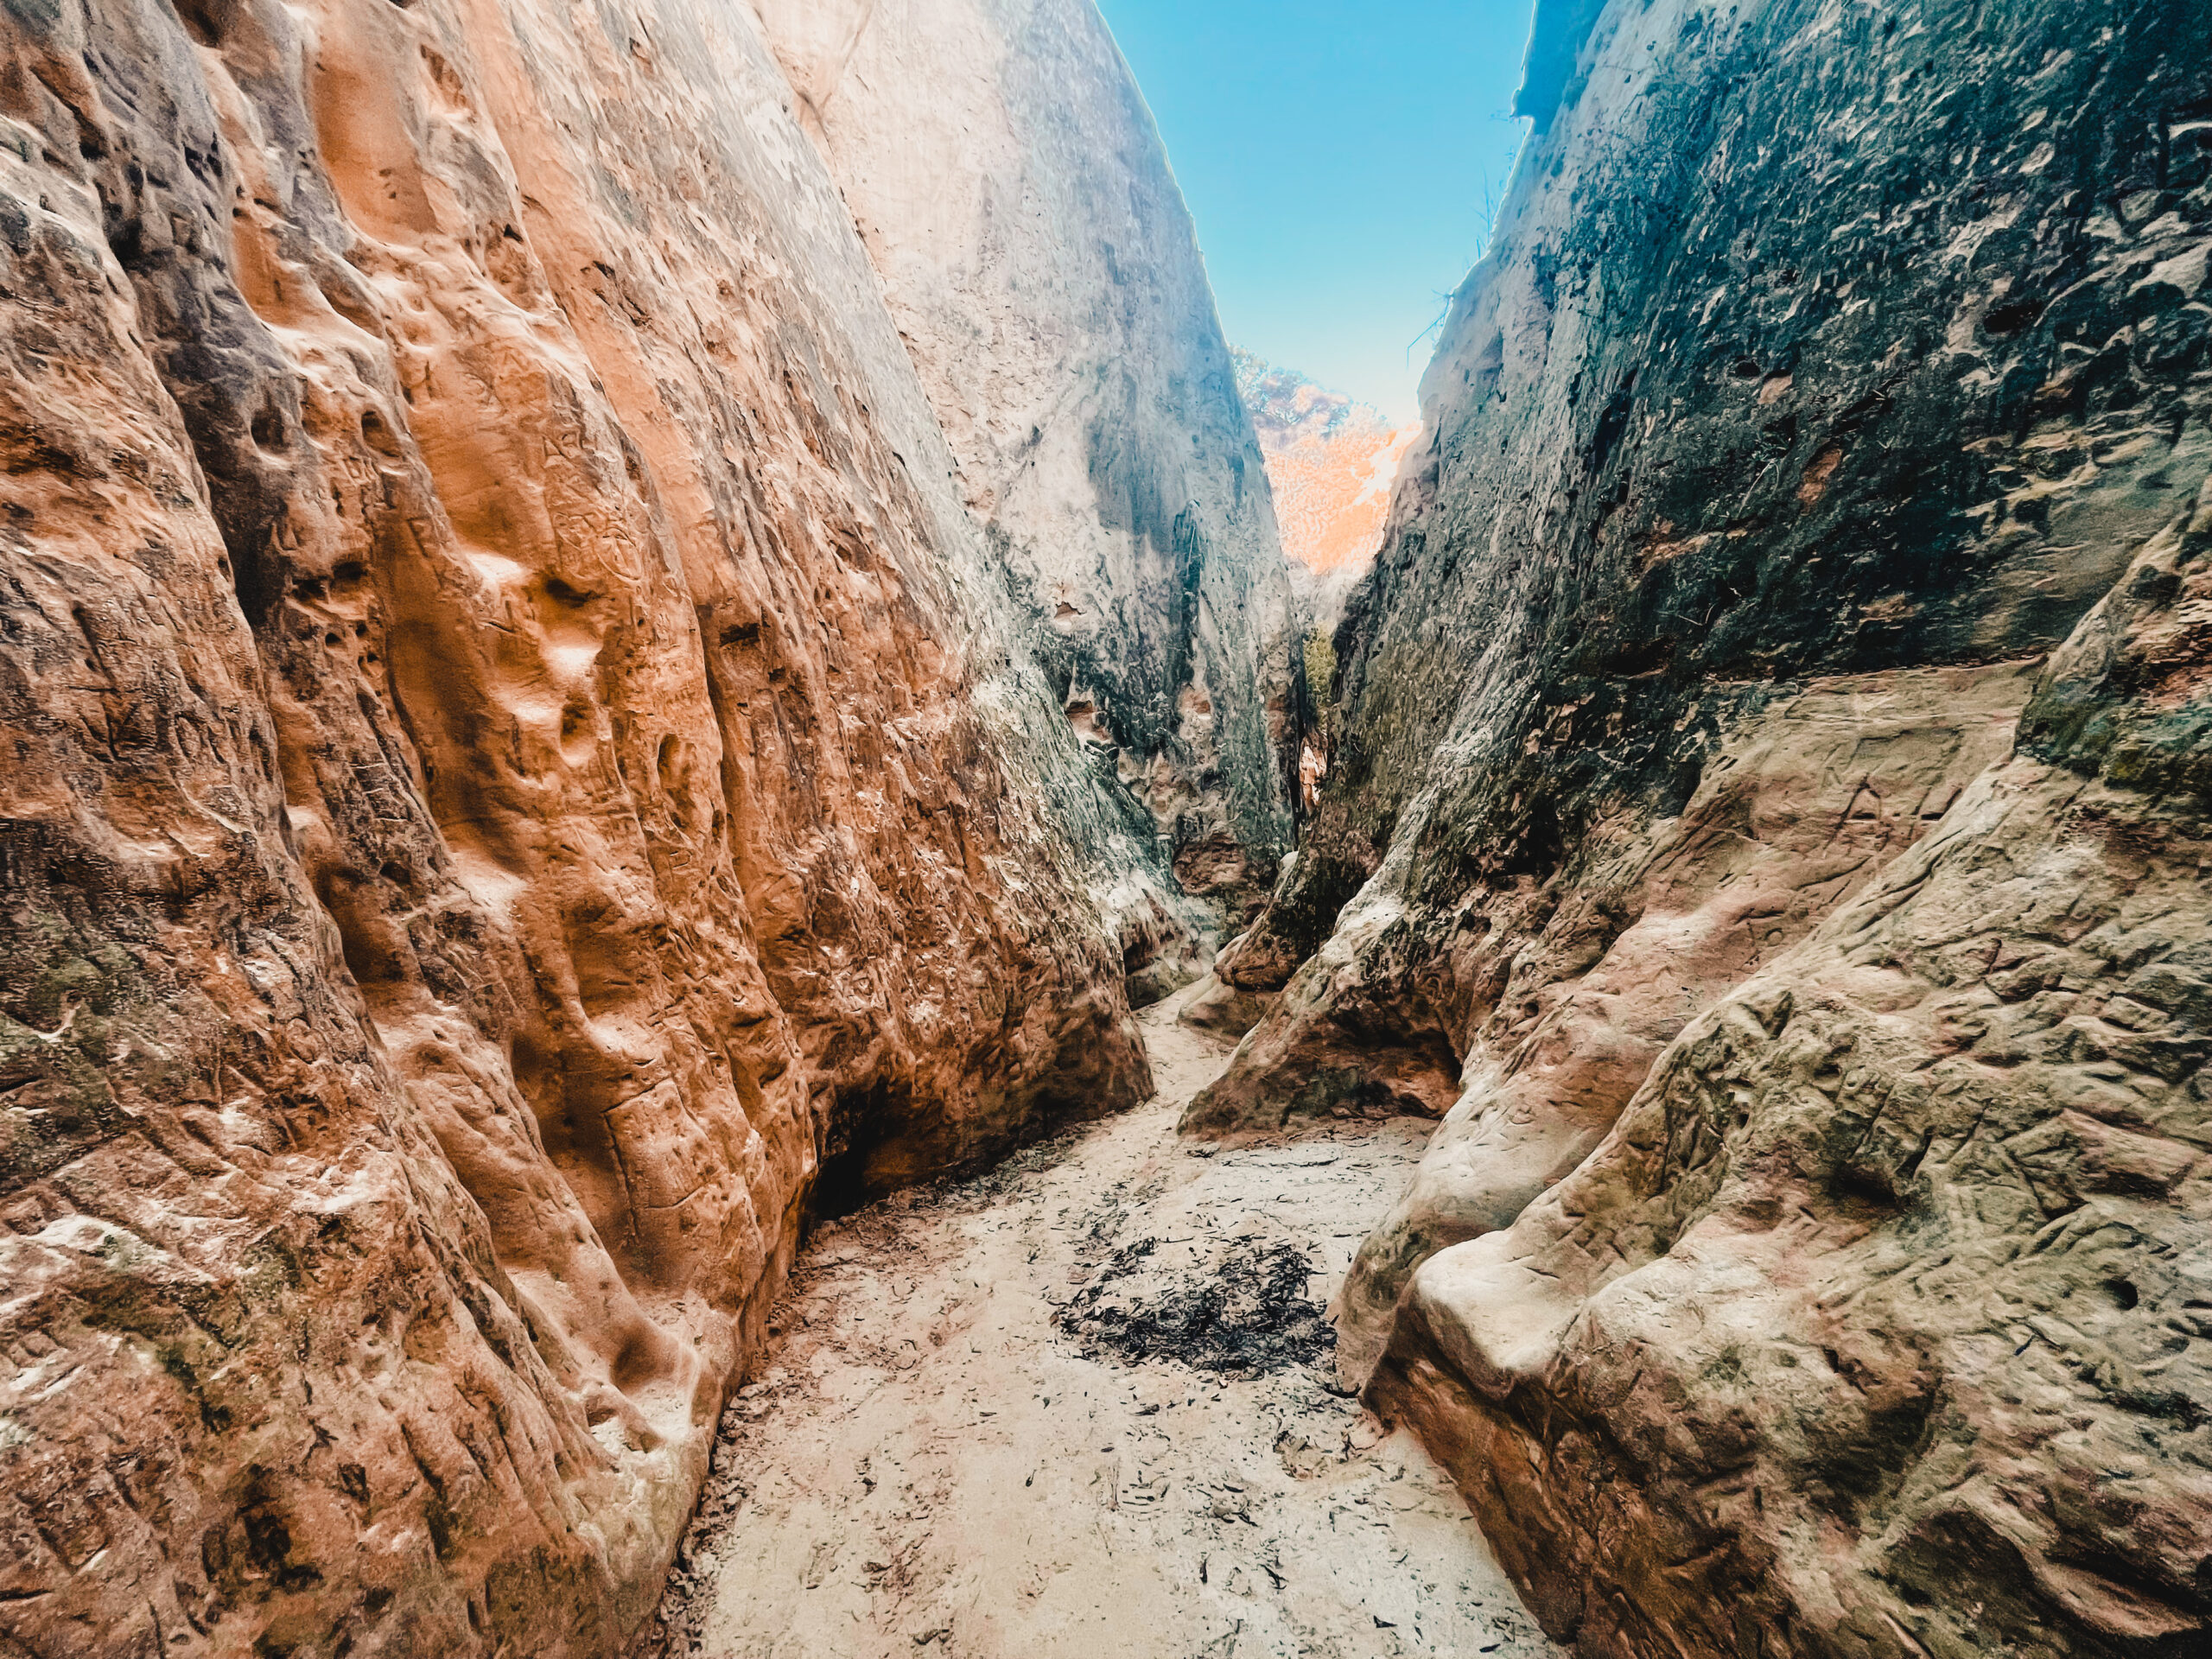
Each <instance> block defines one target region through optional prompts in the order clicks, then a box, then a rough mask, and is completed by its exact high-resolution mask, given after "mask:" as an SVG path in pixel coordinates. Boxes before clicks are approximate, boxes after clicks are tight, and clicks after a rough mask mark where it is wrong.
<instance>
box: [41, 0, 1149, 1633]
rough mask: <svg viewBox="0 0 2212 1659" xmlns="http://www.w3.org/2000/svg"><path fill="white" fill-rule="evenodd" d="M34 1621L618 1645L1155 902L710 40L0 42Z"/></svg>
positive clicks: (497, 18) (903, 360)
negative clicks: (816, 1352)
mask: <svg viewBox="0 0 2212 1659" xmlns="http://www.w3.org/2000/svg"><path fill="white" fill-rule="evenodd" d="M0 48H3V49H4V59H0V114H4V128H3V129H0V175H3V176H0V299H3V300H4V303H0V452H4V473H5V482H4V485H0V496H3V497H4V503H3V504H0V511H4V513H5V521H4V529H0V569H3V570H4V585H3V586H0V675H3V677H0V728H4V730H5V732H6V734H7V741H8V743H9V744H10V750H9V757H8V760H7V763H6V766H5V768H4V770H3V771H0V789H4V791H5V794H6V806H5V810H4V813H0V834H4V836H5V852H4V859H5V868H6V874H7V893H6V899H5V906H4V921H0V1074H3V1076H0V1090H4V1108H0V1124H4V1128H3V1129H0V1220H4V1222H5V1229H4V1230H0V1283H4V1285H5V1287H6V1289H7V1296H6V1299H5V1300H4V1303H0V1538H4V1541H5V1547H4V1548H0V1633H4V1635H0V1645H3V1646H6V1647H8V1648H9V1649H10V1651H22V1652H33V1653H38V1654H42V1655H55V1656H60V1655H86V1656H101V1659H110V1656H126V1655H130V1656H135V1655H146V1656H151V1655H155V1654H161V1655H194V1654H202V1653H205V1654H224V1655H233V1654H235V1655H245V1654H248V1653H251V1654H256V1655H270V1656H274V1655H279V1654H282V1655H289V1656H293V1659H311V1656H312V1659H327V1656H333V1655H335V1654H337V1653H339V1652H347V1653H351V1654H353V1655H357V1656H359V1655H368V1654H387V1655H393V1656H410V1659H412V1656H421V1655H426V1654H440V1655H445V1654H455V1655H459V1654H470V1653H476V1652H487V1653H488V1652H493V1651H499V1652H505V1653H525V1654H531V1655H541V1656H558V1655H577V1656H582V1655H601V1654H605V1653H607V1652H608V1651H610V1650H612V1649H614V1648H615V1647H616V1646H617V1645H618V1643H620V1640H621V1638H622V1637H623V1636H624V1633H625V1632H626V1631H627V1630H629V1629H631V1628H632V1627H633V1626H634V1625H635V1624H636V1623H637V1621H638V1620H639V1618H641V1617H642V1615H643V1614H644V1613H645V1611H646V1610H647V1609H649V1608H650V1607H651V1605H652V1602H653V1599H654V1598H655V1597H656V1595H657V1594H658V1589H659V1584H660V1580H661V1576H662V1573H663V1571H664V1567H665V1565H666V1563H667V1560H668V1559H669V1556H670V1553H671V1551H672V1549H673V1548H674V1547H675V1542H676V1539H677V1535H678V1534H679V1531H680V1529H681V1528H682V1526H683V1522H684V1520H685V1517H686V1516H687V1515H688V1514H689V1512H690V1508H691V1504H692V1502H693V1498H694V1496H695V1494H696V1491H697V1490H698V1485H699V1482H700V1480H701V1478H702V1474H703V1472H704V1470H705V1466H706V1459H707V1448H708V1444H709V1439H710V1437H711V1433H712V1431H713V1427H714V1424H715V1419H716V1416H717V1414H718V1412H719V1409H720V1407H721V1401H722V1399H723V1396H724V1394H725V1391H726V1389H728V1386H729V1385H730V1383H732V1381H733V1380H734V1376H735V1374H736V1372H737V1370H738V1368H739V1367H740V1366H741V1364H742V1363H743V1362H744V1361H745V1359H746V1357H747V1355H748V1354H749V1353H750V1352H751V1351H753V1348H754V1346H755V1344H757V1341H758V1338H759V1327H760V1317H761V1315H760V1309H761V1308H762V1307H763V1306H765V1304H766V1299H767V1298H768V1297H770V1296H772V1294H773V1293H774V1290H775V1288H776V1287H777V1285H778V1283H779V1281H780V1277H781V1274H782V1273H783V1271H784V1269H785V1266H786V1265H787V1263H788V1262H789V1259H790V1254H791V1249H792V1248H793V1246H794V1243H795V1239H796V1235H797V1230H798V1223H799V1219H800V1216H801V1211H802V1209H803V1206H804V1205H807V1204H808V1203H809V1202H810V1201H811V1202H814V1203H816V1204H835V1203H838V1202H845V1201H849V1200H850V1198H854V1197H856V1196H859V1195H861V1194H863V1193H865V1192H869V1191H874V1190H879V1189H880V1188H882V1187H884V1186H887V1185H893V1184H895V1183H897V1182H899V1181H901V1180H904V1179H911V1178H912V1177H914V1176H916V1175H918V1174H921V1173H928V1172H931V1171H935V1170H939V1169H944V1168H947V1167H952V1166H960V1165H963V1164H964V1163H967V1162H969V1161H971V1160H976V1159H977V1158H979V1157H982V1156H983V1155H986V1154H989V1153H991V1152H993V1151H995V1150H996V1149H998V1148H1001V1147H1004V1146H1006V1145H1007V1144H1008V1143H1009V1142H1010V1141H1013V1140H1014V1139H1015V1138H1017V1137H1019V1136H1020V1135H1024V1134H1027V1133H1028V1132H1030V1131H1031V1130H1032V1129H1033V1128H1035V1127H1037V1126H1038V1125H1039V1124H1041V1123H1042V1122H1046V1121H1048V1120H1050V1119H1052V1118H1054V1117H1056V1116H1067V1115H1070V1114H1074V1115H1083V1114H1089V1113H1094V1112H1097V1111H1101V1110H1104V1109H1109V1108H1111V1107H1113V1106H1116V1105H1118V1104H1123V1103H1128V1102H1130V1101H1132V1100H1135V1099H1136V1098H1138V1097H1140V1096H1142V1095H1143V1094H1144V1093H1146V1092H1147V1067H1146V1063H1145V1060H1144V1057H1143V1052H1142V1049H1141V1046H1140V1045H1139V1044H1138V1043H1137V1042H1136V1041H1135V1037H1134V1033H1133V1032H1132V1030H1131V1028H1130V1027H1129V1025H1128V1013H1127V1006H1126V1001H1125V999H1124V993H1123V989H1122V972H1123V969H1124V960H1123V951H1124V949H1125V948H1126V942H1127V940H1128V938H1129V937H1130V933H1129V930H1130V928H1131V927H1132V926H1135V927H1137V928H1139V929H1142V928H1145V927H1150V928H1152V929H1153V930H1154V931H1156V932H1157V933H1158V934H1159V935H1160V937H1161V938H1168V937H1171V936H1173V935H1176V934H1177V933H1178V932H1179V931H1180V930H1181V928H1182V926H1183V924H1182V922H1181V921H1180V920H1179V918H1178V917H1177V916H1176V915H1174V914H1173V901H1172V899H1170V898H1169V897H1168V895H1169V893H1171V890H1172V882H1171V881H1170V880H1169V878H1168V877H1167V876H1166V867H1165V864H1164V862H1162V861H1160V859H1159V857H1158V855H1157V853H1156V852H1155V849H1154V843H1153V835H1152V826H1151V825H1150V824H1149V823H1145V822H1143V815H1142V814H1141V813H1135V812H1134V811H1132V810H1130V809H1129V808H1128V804H1127V803H1126V801H1125V800H1122V801H1119V802H1117V798H1116V797H1117V793H1118V786H1116V785H1114V784H1113V782H1112V780H1111V779H1110V778H1107V779H1102V778H1101V777H1100V775H1099V772H1098V770H1097V767H1096V763H1095V761H1094V760H1092V758H1090V756H1088V755H1086V754H1085V753H1083V751H1082V749H1081V747H1080V745H1079V743H1078V741H1077V739H1076V738H1075V736H1074V735H1073V734H1071V732H1070V730H1069V728H1068V726H1067V722H1066V721H1065V717H1064V716H1063V715H1062V714H1061V712H1060V709H1059V706H1058V703H1059V698H1058V688H1057V687H1048V686H1047V685H1046V683H1045V682H1044V679H1043V677H1041V676H1040V675H1039V673H1038V671H1037V670H1036V668H1035V666H1034V664H1033V662H1032V660H1031V659H1030V658H1029V657H1028V655H1027V652H1025V651H1024V649H1023V647H1022V645H1021V644H1020V638H1019V629H1018V628H1017V627H1016V626H1015V621H1014V617H1015V614H1016V613H1014V611H1013V610H1012V608H1011V607H1010V606H1009V605H1008V603H1007V600H1006V597H1005V595H1004V594H1003V591H1002V582H1001V578H1000V576H999V575H998V574H997V567H996V565H995V562H994V560H993V558H992V557H991V556H990V555H989V553H988V550H987V549H986V548H985V546H984V544H983V542H982V537H981V536H980V535H979V534H978V533H977V531H976V529H975V527H974V526H973V524H971V523H970V521H969V518H968V517H967V516H966V513H965V510H964V508H963V504H962V503H961V501H960V500H959V499H958V498H957V494H956V493H955V492H954V491H953V490H952V488H951V487H950V485H949V482H948V480H949V478H950V474H951V472H952V467H953V462H952V459H951V456H950V454H949V453H948V451H947V450H946V448H945V447H944V442H943V440H942V438H941V436H940V435H939V434H938V429H937V426H936V423H935V420H934V417H933V416H932V413H931V409H930V407H929V404H928V403H927V401H926V399H925V397H924V396H923V394H922V391H921V389H920V387H919V385H918V383H917V381H916V378H915V376H914V372H913V369H912V364H911V362H910V360H909V359H908V356H907V353H906V351H905V350H904V349H903V347H902V346H901V345H900V342H899V338H898V335H897V333H896V331H895V327H894V326H893V322H892V321H891V318H890V316H889V315H888V313H887V310H886V309H885V307H884V305H883V302H882V300H881V298H880V289H879V285H878V279H877V277H876V276H875V273H874V270H872V269H871V267H870V265H869V263H868V258H867V256H866V253H865V251H864V250H863V248H862V247H861V243H860V241H859V239H858V238H857V237H856V236H855V233H854V231H853V228H852V225H851V222H850V219H849V216H848V213H847V212H846V209H845V207H844V206H843V204H842V202H841V201H840V200H839V199H838V196H837V194H836V189H835V188H834V186H833V184H832V183H831V181H830V180H829V176H828V175H827V173H826V172H825V171H824V169H823V167H822V165H821V162H820V161H819V158H818V156H817V154H816V151H815V149H814V148H813V146H812V144H811V143H810V142H809V140H808V139H807V138H806V137H805V136H804V134H803V133H802V132H801V131H800V130H799V129H798V126H797V125H796V124H794V123H793V122H792V120H791V118H790V116H789V115H788V113H787V111H786V110H785V103H786V101H787V99H788V97H789V92H788V89H787V88H786V86H785V83H784V81H783V79H782V77H781V74H780V73H779V69H778V67H777V66H776V64H775V62H774V60H772V57H771V56H770V54H769V53H768V51H767V49H766V47H765V46H764V45H763V44H762V42H761V41H760V40H759V38H758V37H757V36H756V35H755V33H754V32H753V27H752V25H751V24H750V23H749V22H747V20H746V18H745V16H744V15H743V14H742V13H741V11H738V10H733V9H730V8H727V7H719V6H704V5H698V4H694V3H691V0H665V3H660V0H648V3H645V4H643V5H639V6H632V7H628V8H625V9H620V10H616V9H608V8H601V9H598V10H593V9H590V8H582V9H574V8H560V7H548V6H537V5H532V4H529V3H523V4H492V3H488V0H484V3H478V0H421V3H416V4H414V5H411V6H409V5H398V4H392V3H389V0H328V3H321V0H318V3H312V4H309V5H306V6H300V7H288V6H278V5H274V4H269V3H260V0H185V3H181V4H179V5H177V6H175V7H174V8H172V7H171V6H169V5H168V4H167V3H162V0H89V3H87V0H54V3H40V4H30V3H26V4H24V5H21V6H17V7H16V8H14V9H13V10H11V11H10V13H9V14H8V16H7V17H6V18H5V19H4V20H0Z"/></svg>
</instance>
